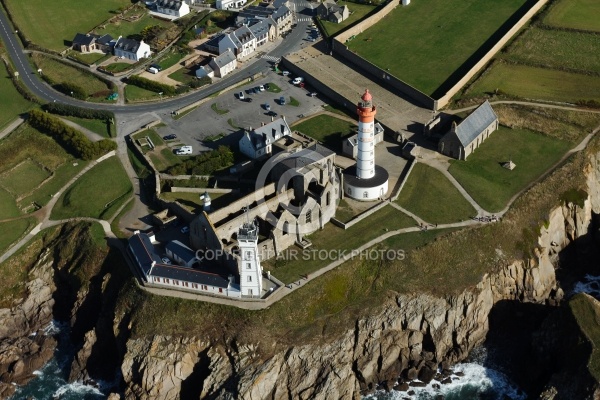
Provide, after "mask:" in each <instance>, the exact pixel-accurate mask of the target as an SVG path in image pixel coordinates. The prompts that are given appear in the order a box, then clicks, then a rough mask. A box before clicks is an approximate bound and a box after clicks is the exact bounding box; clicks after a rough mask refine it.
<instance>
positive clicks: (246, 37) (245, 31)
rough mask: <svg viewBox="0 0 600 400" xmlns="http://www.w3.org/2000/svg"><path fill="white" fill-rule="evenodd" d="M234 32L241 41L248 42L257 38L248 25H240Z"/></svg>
mask: <svg viewBox="0 0 600 400" xmlns="http://www.w3.org/2000/svg"><path fill="white" fill-rule="evenodd" d="M233 34H234V35H235V37H236V38H237V39H238V40H239V41H240V42H241V43H247V42H249V41H251V40H252V39H255V37H254V35H253V34H252V31H251V30H250V28H248V27H247V26H241V27H239V28H238V29H236V30H235V31H234V32H233Z"/></svg>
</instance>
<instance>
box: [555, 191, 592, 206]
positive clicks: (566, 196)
mask: <svg viewBox="0 0 600 400" xmlns="http://www.w3.org/2000/svg"><path fill="white" fill-rule="evenodd" d="M587 198H588V193H587V192H586V191H585V190H583V189H570V190H567V191H566V192H564V193H563V194H561V195H560V201H562V202H563V203H564V204H575V205H577V206H579V207H581V208H583V206H584V204H585V201H586V200H587Z"/></svg>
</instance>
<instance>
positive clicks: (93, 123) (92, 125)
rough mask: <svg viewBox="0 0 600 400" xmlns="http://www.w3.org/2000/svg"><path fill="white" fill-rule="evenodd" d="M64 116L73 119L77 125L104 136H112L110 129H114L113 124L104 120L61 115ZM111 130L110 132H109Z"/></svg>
mask: <svg viewBox="0 0 600 400" xmlns="http://www.w3.org/2000/svg"><path fill="white" fill-rule="evenodd" d="M61 118H66V119H68V120H69V121H73V122H75V123H76V124H78V125H81V126H83V127H84V128H86V129H88V130H90V131H92V132H95V133H97V134H98V135H100V136H104V137H105V138H110V137H112V131H113V129H114V125H112V124H110V123H107V122H106V121H101V120H99V119H87V118H78V117H61ZM109 132H111V133H109Z"/></svg>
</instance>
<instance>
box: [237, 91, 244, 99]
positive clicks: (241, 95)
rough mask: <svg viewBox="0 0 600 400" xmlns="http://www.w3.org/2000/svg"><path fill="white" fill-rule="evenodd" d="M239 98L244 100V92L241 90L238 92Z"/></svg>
mask: <svg viewBox="0 0 600 400" xmlns="http://www.w3.org/2000/svg"><path fill="white" fill-rule="evenodd" d="M238 99H240V100H244V92H239V93H238Z"/></svg>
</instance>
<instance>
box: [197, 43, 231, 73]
mask: <svg viewBox="0 0 600 400" xmlns="http://www.w3.org/2000/svg"><path fill="white" fill-rule="evenodd" d="M208 66H209V67H210V68H211V69H212V71H214V76H216V77H218V78H223V77H224V76H225V75H227V74H229V73H231V72H233V71H234V70H235V69H236V68H237V58H236V56H235V54H234V53H233V51H231V49H227V51H225V52H224V53H223V54H221V55H219V56H217V57H214V58H213V59H212V60H210V62H209V63H208ZM196 75H197V74H196Z"/></svg>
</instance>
